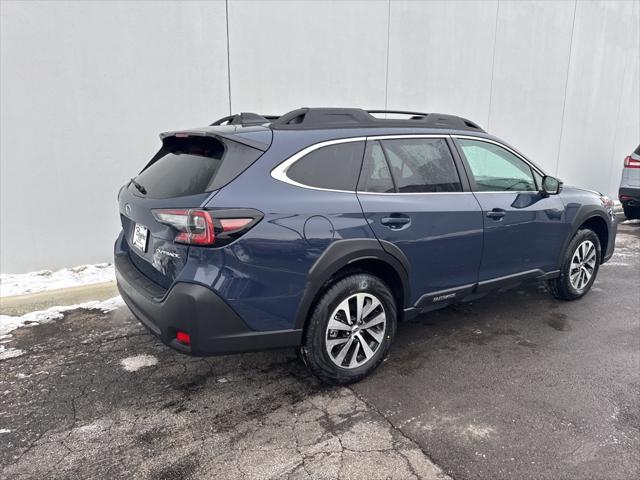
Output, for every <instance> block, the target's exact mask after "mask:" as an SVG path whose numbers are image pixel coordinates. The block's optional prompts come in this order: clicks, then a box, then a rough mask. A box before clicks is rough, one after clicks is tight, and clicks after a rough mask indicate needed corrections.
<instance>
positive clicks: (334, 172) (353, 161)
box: [287, 141, 364, 192]
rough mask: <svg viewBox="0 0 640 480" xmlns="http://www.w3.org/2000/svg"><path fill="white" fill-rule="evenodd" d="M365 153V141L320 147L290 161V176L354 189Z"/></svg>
mask: <svg viewBox="0 0 640 480" xmlns="http://www.w3.org/2000/svg"><path fill="white" fill-rule="evenodd" d="M363 154H364V142H362V141H358V142H347V143H338V144H334V145H327V146H326V147H320V148H318V149H316V150H314V151H312V152H310V153H308V154H307V155H305V156H304V157H302V158H301V159H300V160H298V161H297V162H295V163H294V164H293V165H291V166H290V167H289V168H288V169H287V177H289V178H290V179H291V180H293V181H294V182H297V183H300V184H302V185H306V186H309V187H315V188H324V189H328V190H344V191H350V192H353V191H355V189H356V183H358V175H359V173H360V167H361V165H362V155H363Z"/></svg>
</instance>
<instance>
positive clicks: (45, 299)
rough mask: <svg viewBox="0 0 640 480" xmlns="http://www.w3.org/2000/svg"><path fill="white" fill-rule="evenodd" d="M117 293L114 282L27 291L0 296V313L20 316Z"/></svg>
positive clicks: (100, 298) (103, 297) (107, 296)
mask: <svg viewBox="0 0 640 480" xmlns="http://www.w3.org/2000/svg"><path fill="white" fill-rule="evenodd" d="M116 295H118V289H117V288H116V282H104V283H93V284H91V285H81V286H79V287H69V288H61V289H58V290H47V291H44V292H37V293H27V294H25V295H13V296H11V297H0V314H2V315H11V316H20V315H24V314H25V313H29V312H35V311H37V310H46V309H47V308H50V307H54V306H58V305H60V306H66V305H76V304H78V303H84V302H90V301H92V300H99V301H102V300H107V299H108V298H112V297H115V296H116Z"/></svg>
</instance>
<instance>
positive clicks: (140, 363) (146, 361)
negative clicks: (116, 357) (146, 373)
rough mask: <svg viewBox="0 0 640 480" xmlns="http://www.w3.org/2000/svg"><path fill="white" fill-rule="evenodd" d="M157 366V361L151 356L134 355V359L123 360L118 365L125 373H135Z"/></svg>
mask: <svg viewBox="0 0 640 480" xmlns="http://www.w3.org/2000/svg"><path fill="white" fill-rule="evenodd" d="M157 364H158V359H157V358H156V357H154V356H153V355H136V356H135V357H128V358H123V359H122V360H121V361H120V365H122V368H124V369H125V370H126V371H127V372H137V371H138V370H140V369H141V368H145V367H153V366H154V365H157Z"/></svg>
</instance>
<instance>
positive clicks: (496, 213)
mask: <svg viewBox="0 0 640 480" xmlns="http://www.w3.org/2000/svg"><path fill="white" fill-rule="evenodd" d="M506 214H507V212H506V211H505V210H503V209H502V208H494V209H493V210H491V211H490V212H487V217H489V218H493V219H494V220H502V217H504V216H505V215H506Z"/></svg>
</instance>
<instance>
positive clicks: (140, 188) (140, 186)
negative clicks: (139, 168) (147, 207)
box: [131, 178, 147, 195]
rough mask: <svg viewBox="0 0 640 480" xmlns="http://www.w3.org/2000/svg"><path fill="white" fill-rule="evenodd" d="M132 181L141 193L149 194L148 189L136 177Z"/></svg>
mask: <svg viewBox="0 0 640 480" xmlns="http://www.w3.org/2000/svg"><path fill="white" fill-rule="evenodd" d="M131 183H133V186H134V187H136V188H137V189H138V191H139V192H140V193H141V194H143V195H146V194H147V189H146V188H144V187H143V186H142V185H140V184H139V183H138V182H136V181H135V179H133V178H132V179H131Z"/></svg>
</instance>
